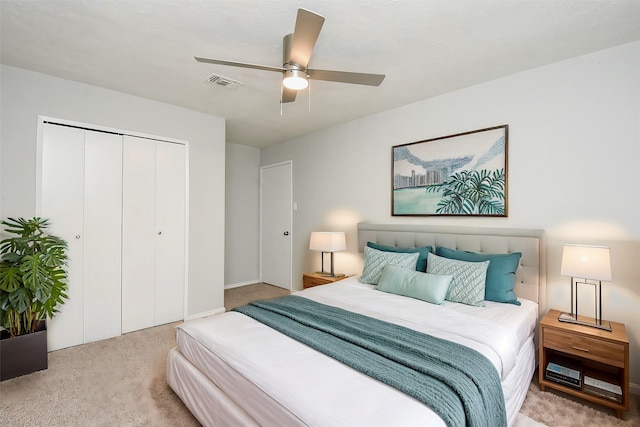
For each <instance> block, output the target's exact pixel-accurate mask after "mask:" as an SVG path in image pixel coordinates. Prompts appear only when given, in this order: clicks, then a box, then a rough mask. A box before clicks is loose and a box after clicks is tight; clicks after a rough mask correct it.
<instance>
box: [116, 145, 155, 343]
mask: <svg viewBox="0 0 640 427" xmlns="http://www.w3.org/2000/svg"><path fill="white" fill-rule="evenodd" d="M155 159H156V142H155V141H153V140H150V139H145V138H138V137H133V136H125V137H124V145H123V164H122V333H126V332H131V331H136V330H139V329H144V328H149V327H151V326H154V317H155V315H154V312H155V308H154V301H153V299H154V293H155V280H156V278H155V237H156V201H155V194H156V167H155V164H156V163H155V162H156V161H155Z"/></svg>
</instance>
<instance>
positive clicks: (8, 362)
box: [0, 320, 48, 381]
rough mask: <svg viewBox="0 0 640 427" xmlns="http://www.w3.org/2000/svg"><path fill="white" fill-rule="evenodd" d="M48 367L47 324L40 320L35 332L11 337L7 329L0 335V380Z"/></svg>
mask: <svg viewBox="0 0 640 427" xmlns="http://www.w3.org/2000/svg"><path fill="white" fill-rule="evenodd" d="M47 367H48V355H47V324H46V322H45V321H44V320H42V321H40V323H39V324H38V328H37V330H36V332H33V333H31V334H26V335H20V336H18V337H13V338H11V337H10V336H9V333H8V332H7V331H2V335H1V336H0V381H4V380H8V379H10V378H15V377H19V376H21V375H26V374H30V373H32V372H36V371H41V370H43V369H47Z"/></svg>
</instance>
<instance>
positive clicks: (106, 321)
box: [84, 131, 122, 342]
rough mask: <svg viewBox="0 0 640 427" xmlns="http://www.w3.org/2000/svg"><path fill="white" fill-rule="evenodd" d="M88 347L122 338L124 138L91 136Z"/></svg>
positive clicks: (86, 284) (86, 266)
mask: <svg viewBox="0 0 640 427" xmlns="http://www.w3.org/2000/svg"><path fill="white" fill-rule="evenodd" d="M84 164H85V171H84V342H91V341H97V340H101V339H105V338H111V337H116V336H118V335H120V334H121V328H120V326H121V325H120V316H121V302H120V300H121V286H120V279H121V277H120V276H121V268H120V266H121V259H122V253H121V235H122V226H121V224H122V136H121V135H116V134H112V133H105V132H90V131H87V132H86V134H85V156H84Z"/></svg>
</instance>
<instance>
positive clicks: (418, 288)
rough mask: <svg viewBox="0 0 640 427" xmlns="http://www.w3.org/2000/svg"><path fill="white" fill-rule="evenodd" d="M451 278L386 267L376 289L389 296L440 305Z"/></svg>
mask: <svg viewBox="0 0 640 427" xmlns="http://www.w3.org/2000/svg"><path fill="white" fill-rule="evenodd" d="M451 279H453V276H452V275H450V274H448V275H440V274H429V273H422V272H420V271H412V270H409V269H407V268H401V267H398V266H395V265H387V266H386V267H385V268H384V270H382V275H381V276H380V280H379V281H378V286H377V288H376V289H378V290H380V291H383V292H388V293H390V294H396V295H402V296H405V297H411V298H416V299H421V300H423V301H427V302H430V303H432V304H442V303H443V302H444V299H445V297H446V296H447V290H448V289H449V285H450V284H451Z"/></svg>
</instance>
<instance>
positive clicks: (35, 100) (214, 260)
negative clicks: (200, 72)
mask: <svg viewBox="0 0 640 427" xmlns="http://www.w3.org/2000/svg"><path fill="white" fill-rule="evenodd" d="M0 71H1V72H0V78H1V83H0V84H1V102H2V104H1V113H0V114H1V116H0V117H1V119H2V130H1V133H0V135H1V150H0V153H1V155H2V161H1V164H2V179H1V180H0V182H1V183H2V188H1V190H0V200H1V203H0V205H1V209H2V210H1V211H0V213H1V214H2V217H3V218H6V217H9V216H23V217H30V216H33V215H35V214H36V211H35V209H36V143H37V141H36V130H37V129H36V125H37V117H38V115H43V116H49V117H55V118H60V119H67V120H73V121H78V122H82V123H88V124H93V125H98V126H105V127H112V128H116V129H123V130H127V131H134V132H141V133H146V134H151V135H158V136H164V137H170V138H177V139H182V140H186V141H189V168H190V176H189V179H190V186H189V193H190V195H189V199H190V204H189V228H190V233H189V241H190V243H189V284H188V291H189V295H188V310H187V315H196V314H198V313H204V312H210V311H214V310H223V307H224V292H223V289H224V282H223V281H224V276H223V269H224V204H223V201H224V191H225V188H224V179H225V175H224V168H225V163H224V162H225V143H224V138H225V134H224V132H225V130H224V126H225V124H224V120H223V119H221V118H219V117H214V116H211V115H207V114H202V113H198V112H195V111H191V110H187V109H184V108H180V107H175V106H172V105H168V104H163V103H160V102H155V101H150V100H147V99H143V98H138V97H135V96H131V95H127V94H123V93H120V92H115V91H111V90H106V89H103V88H99V87H95V86H89V85H86V84H81V83H76V82H72V81H68V80H62V79H59V78H55V77H51V76H48V75H45V74H39V73H34V72H30V71H25V70H21V69H18V68H14V67H9V66H4V65H3V66H2V68H1V70H0Z"/></svg>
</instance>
